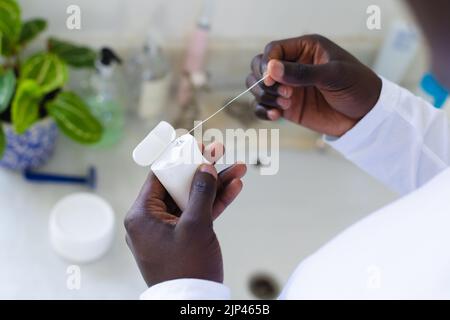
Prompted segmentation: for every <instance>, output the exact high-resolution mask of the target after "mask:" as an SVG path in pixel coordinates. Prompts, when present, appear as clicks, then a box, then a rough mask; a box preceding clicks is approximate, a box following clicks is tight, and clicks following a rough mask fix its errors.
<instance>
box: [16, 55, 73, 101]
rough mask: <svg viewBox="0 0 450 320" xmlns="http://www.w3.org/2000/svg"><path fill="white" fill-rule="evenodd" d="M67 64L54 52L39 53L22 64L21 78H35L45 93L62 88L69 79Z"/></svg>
mask: <svg viewBox="0 0 450 320" xmlns="http://www.w3.org/2000/svg"><path fill="white" fill-rule="evenodd" d="M67 78H68V74H67V66H66V65H65V64H64V62H62V61H61V59H59V58H58V56H56V55H54V54H53V53H45V52H41V53H37V54H35V55H34V56H32V57H30V58H29V59H28V60H26V61H25V63H24V64H23V65H22V68H21V70H20V79H31V80H35V81H36V82H37V84H38V85H39V86H40V87H41V89H42V91H43V93H49V92H51V91H53V90H55V89H58V88H61V87H62V86H63V85H64V84H65V83H66V81H67Z"/></svg>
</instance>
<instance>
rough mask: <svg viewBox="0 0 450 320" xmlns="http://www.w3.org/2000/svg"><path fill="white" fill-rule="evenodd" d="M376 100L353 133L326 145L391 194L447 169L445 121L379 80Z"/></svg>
mask: <svg viewBox="0 0 450 320" xmlns="http://www.w3.org/2000/svg"><path fill="white" fill-rule="evenodd" d="M382 82H383V84H382V90H381V94H380V98H379V100H378V102H377V104H376V105H375V106H374V108H373V109H372V110H371V111H370V112H369V113H368V114H367V115H366V116H365V117H364V118H363V119H361V120H360V121H359V122H358V123H357V124H356V125H355V127H353V128H352V129H351V130H349V131H348V132H347V133H345V134H344V135H343V136H342V137H340V138H333V137H329V136H325V138H324V139H325V141H326V142H328V143H329V144H330V145H331V146H332V147H333V148H335V149H336V150H338V151H339V152H340V153H342V154H343V155H344V156H345V157H346V158H347V159H349V160H350V161H352V162H353V163H355V164H356V165H358V166H359V167H360V168H362V169H363V170H365V171H366V172H368V173H369V174H370V175H372V176H373V177H375V178H377V179H378V180H380V181H381V182H383V183H384V184H386V185H387V186H388V187H390V188H391V189H393V190H395V191H397V192H399V193H401V194H405V193H408V192H410V191H412V190H415V189H416V188H418V187H420V186H421V185H423V184H424V183H426V182H427V181H428V180H430V179H431V178H432V177H434V176H435V175H436V174H438V173H439V172H441V171H442V170H444V169H446V168H447V167H448V166H449V163H450V152H449V150H450V137H449V125H448V116H447V114H446V113H445V112H443V111H441V110H437V109H436V108H434V107H433V106H432V105H430V104H429V103H428V102H426V101H425V100H423V99H421V98H419V97H416V96H414V95H413V94H412V93H410V92H409V91H407V90H406V89H403V88H401V87H400V86H398V85H396V84H394V83H392V82H390V81H388V80H386V79H382Z"/></svg>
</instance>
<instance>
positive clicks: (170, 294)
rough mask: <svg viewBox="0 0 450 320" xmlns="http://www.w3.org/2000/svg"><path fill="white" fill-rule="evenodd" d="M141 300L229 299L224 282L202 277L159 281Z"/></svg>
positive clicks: (228, 291) (143, 294)
mask: <svg viewBox="0 0 450 320" xmlns="http://www.w3.org/2000/svg"><path fill="white" fill-rule="evenodd" d="M140 299H141V300H229V299H230V290H229V289H228V288H227V287H226V286H225V285H223V284H221V283H218V282H214V281H208V280H200V279H176V280H170V281H165V282H161V283H158V284H156V285H154V286H152V287H150V288H148V289H147V290H146V291H145V292H144V293H142V294H141V296H140Z"/></svg>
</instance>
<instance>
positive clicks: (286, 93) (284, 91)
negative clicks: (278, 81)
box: [278, 86, 292, 98]
mask: <svg viewBox="0 0 450 320" xmlns="http://www.w3.org/2000/svg"><path fill="white" fill-rule="evenodd" d="M278 94H279V95H280V96H282V97H283V98H290V97H291V95H292V89H291V88H290V87H284V86H281V87H279V88H278Z"/></svg>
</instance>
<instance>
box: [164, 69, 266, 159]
mask: <svg viewBox="0 0 450 320" xmlns="http://www.w3.org/2000/svg"><path fill="white" fill-rule="evenodd" d="M268 76H269V75H268V74H266V75H265V76H263V77H262V78H261V79H259V80H258V81H256V82H255V83H254V84H253V85H251V86H250V87H249V88H248V89H247V90H245V91H243V92H241V93H240V94H238V95H237V96H236V97H234V98H233V99H231V100H230V101H228V102H227V103H225V104H224V105H223V106H222V107H220V109H218V110H217V111H216V112H214V113H213V114H212V115H210V116H209V117H208V118H206V119H204V120H202V121H201V122H200V123H199V124H197V125H196V126H194V127H193V128H192V129H191V130H189V131H188V133H187V134H190V133H191V132H193V131H194V130H195V129H197V128H198V127H200V126H201V125H203V124H204V123H205V122H206V121H208V120H210V119H211V118H212V117H214V116H216V115H217V114H218V113H220V112H221V111H223V110H224V109H225V108H227V107H228V106H230V105H231V104H232V103H233V102H235V101H236V100H237V99H239V98H240V97H242V96H243V95H244V94H246V93H247V92H250V90H252V89H253V88H254V87H256V86H257V85H258V84H260V83H261V82H263V81H264V80H265V79H266V78H267V77H268ZM177 139H178V137H175V138H174V139H173V140H172V141H170V142H169V143H168V144H167V146H166V147H165V148H164V149H163V151H162V152H161V153H160V155H159V156H158V158H157V159H159V158H160V157H161V156H162V155H163V154H164V152H166V150H167V149H168V148H169V147H170V146H171V145H172V143H173V142H174V141H176V140H177Z"/></svg>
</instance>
